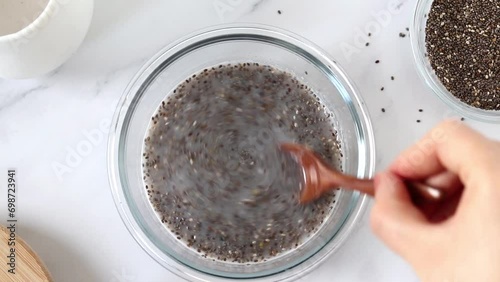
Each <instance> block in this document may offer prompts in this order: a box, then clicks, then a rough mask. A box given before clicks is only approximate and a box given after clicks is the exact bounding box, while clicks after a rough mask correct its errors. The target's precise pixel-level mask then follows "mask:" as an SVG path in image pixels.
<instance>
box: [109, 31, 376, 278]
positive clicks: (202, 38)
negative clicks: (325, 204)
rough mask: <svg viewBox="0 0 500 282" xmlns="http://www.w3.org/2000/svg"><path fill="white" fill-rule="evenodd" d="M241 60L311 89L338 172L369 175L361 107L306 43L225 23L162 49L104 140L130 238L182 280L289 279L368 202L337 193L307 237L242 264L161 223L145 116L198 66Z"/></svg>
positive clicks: (317, 259)
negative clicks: (329, 124) (204, 251)
mask: <svg viewBox="0 0 500 282" xmlns="http://www.w3.org/2000/svg"><path fill="white" fill-rule="evenodd" d="M243 62H252V63H260V64H266V65H271V66H274V67H275V68H278V69H281V70H284V71H287V72H289V73H292V74H294V75H295V76H296V77H297V78H298V79H299V80H301V81H302V82H303V83H305V84H306V85H308V86H309V87H311V88H312V89H314V90H315V92H316V93H317V94H318V95H319V97H320V99H321V100H322V101H323V104H325V106H326V107H327V108H329V110H331V111H332V112H333V114H334V115H335V117H336V118H335V120H336V125H335V127H336V130H337V131H338V133H339V139H340V140H339V141H340V142H341V145H342V148H343V156H344V157H343V159H342V167H343V168H344V170H345V171H346V172H347V173H350V174H352V175H356V176H358V177H362V178H366V177H371V176H372V174H373V171H374V159H375V158H374V154H375V151H374V138H373V132H372V127H371V123H370V120H369V117H368V114H367V110H366V108H365V107H364V106H363V102H362V100H361V98H360V97H359V95H358V93H357V91H356V90H355V88H354V85H353V84H352V83H351V81H350V80H349V79H348V78H347V76H346V75H345V74H344V72H343V71H342V69H341V68H340V67H339V66H338V65H337V64H336V63H335V61H332V60H331V59H329V58H328V56H327V55H326V53H325V52H324V51H322V50H320V49H319V48H318V47H316V46H315V45H313V44H312V43H310V42H308V41H306V40H304V39H302V38H300V37H298V36H296V35H293V34H291V33H289V32H287V31H283V30H279V29H276V28H273V27H266V26H257V25H247V26H245V27H242V26H233V25H229V26H224V27H219V28H216V29H210V30H205V31H202V32H200V33H197V34H195V35H191V36H189V37H186V38H184V39H182V40H180V41H178V42H177V43H175V44H172V45H171V46H169V47H167V48H165V49H164V50H162V51H161V52H159V53H158V54H157V55H156V56H155V57H154V58H153V59H151V60H150V61H149V62H148V63H147V64H146V65H145V66H144V67H143V68H142V69H141V70H140V72H139V73H138V74H137V75H136V77H135V78H134V79H133V80H132V82H131V83H130V84H129V86H128V88H127V89H126V91H125V94H124V96H123V97H122V99H121V101H120V102H119V105H118V109H117V112H116V114H115V117H114V120H113V123H112V130H111V133H110V139H109V148H108V164H109V175H110V184H111V188H112V193H113V197H114V200H115V203H116V206H117V209H118V211H119V213H120V215H121V217H122V219H123V221H124V223H125V225H126V226H127V228H128V230H129V231H130V233H131V234H132V236H133V237H134V238H135V239H136V241H137V242H138V243H139V244H140V245H141V246H142V248H143V249H144V250H145V251H146V252H147V253H148V254H149V255H150V256H151V257H153V258H154V259H155V260H157V261H158V262H159V263H160V264H161V265H163V266H164V267H166V268H167V269H168V270H170V271H171V272H173V273H175V274H177V275H178V276H180V277H182V278H185V279H187V280H190V281H224V280H226V279H255V280H258V281H291V280H295V279H297V278H298V277H301V276H302V275H304V274H306V273H308V272H309V271H311V270H312V269H313V268H314V267H316V266H317V265H318V264H319V263H321V262H322V261H324V260H325V259H326V258H327V257H328V256H329V255H331V254H332V253H333V252H334V251H335V250H336V249H337V248H339V246H340V245H341V244H342V243H343V242H344V240H346V239H347V238H348V236H349V234H350V233H351V232H352V231H353V230H354V228H355V226H356V223H357V222H358V221H359V220H360V218H361V217H362V215H363V212H364V209H365V207H366V205H367V203H368V199H367V197H366V196H364V195H361V194H359V193H357V192H352V191H347V190H340V191H339V193H338V194H337V197H336V198H337V200H336V203H335V204H334V206H333V209H332V212H331V214H330V215H329V216H328V217H327V219H326V220H325V221H324V223H323V225H322V226H321V227H320V228H319V231H318V232H317V233H316V234H315V235H314V236H313V237H311V238H310V239H308V240H307V241H306V242H305V243H304V244H303V245H301V246H299V248H297V249H295V250H294V251H291V252H288V253H285V254H283V255H281V256H278V257H277V258H273V259H269V260H268V261H266V262H261V263H254V264H249V265H247V264H236V263H229V262H227V263H226V262H219V261H213V260H211V259H206V258H203V257H202V256H201V255H200V254H198V253H197V252H195V251H193V250H191V249H190V248H188V247H187V246H186V245H185V244H184V243H182V242H180V241H179V240H177V239H176V238H175V236H174V235H172V234H171V233H170V231H169V230H168V229H167V227H166V226H164V225H163V224H162V223H161V221H160V218H159V217H158V215H157V214H156V213H155V211H154V210H153V207H152V205H151V204H150V201H149V199H148V196H147V193H146V189H145V188H144V183H143V176H142V168H141V165H142V157H141V155H142V150H143V141H144V137H145V135H146V133H147V130H148V126H149V122H150V120H151V116H152V115H153V113H154V112H155V111H156V110H157V108H158V106H159V105H160V103H161V101H162V100H164V99H165V98H166V97H167V96H168V95H170V94H171V93H172V92H173V90H174V89H175V88H176V87H177V86H178V85H179V84H180V83H181V82H183V81H184V80H185V79H186V78H188V77H191V76H192V75H193V74H195V73H198V72H199V71H200V70H203V69H204V68H209V67H212V66H218V65H220V64H226V63H243ZM306 71H307V75H306Z"/></svg>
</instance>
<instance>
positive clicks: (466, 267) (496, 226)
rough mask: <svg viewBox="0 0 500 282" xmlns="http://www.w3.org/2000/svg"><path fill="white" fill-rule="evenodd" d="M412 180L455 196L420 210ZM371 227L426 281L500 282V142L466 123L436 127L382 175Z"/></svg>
mask: <svg viewBox="0 0 500 282" xmlns="http://www.w3.org/2000/svg"><path fill="white" fill-rule="evenodd" d="M404 180H414V181H420V182H425V183H426V184H428V185H429V186H432V187H436V188H438V189H442V191H444V192H445V193H448V200H447V201H446V202H443V203H440V204H438V205H437V206H425V207H422V206H419V207H417V206H415V205H414V204H413V203H412V201H411V199H410V196H409V194H408V190H407V189H406V187H405V186H404V184H403V181H404ZM457 187H460V189H458V188H457ZM371 225H372V228H373V230H374V232H375V233H376V234H377V235H378V236H379V237H380V238H381V239H382V240H383V241H384V242H385V243H386V244H387V245H388V246H389V247H390V248H391V249H392V250H394V251H395V252H396V253H398V254H399V255H401V256H402V257H403V258H404V259H406V260H407V261H408V262H409V263H410V264H411V265H412V266H413V268H414V270H415V271H416V273H417V275H418V276H419V277H420V279H421V280H422V281H430V282H434V281H436V282H462V281H463V282H469V281H481V282H489V281H492V282H493V281H495V282H498V281H500V143H498V142H495V141H492V140H489V139H487V138H485V137H483V136H482V135H480V134H479V133H477V132H475V131H473V130H472V129H470V128H468V127H466V126H465V125H463V123H460V122H458V121H448V122H445V123H443V124H441V125H440V126H438V127H436V128H435V129H433V130H432V131H431V132H430V133H429V134H428V135H427V136H426V137H424V138H423V139H422V140H421V141H420V142H418V143H417V144H416V145H415V146H413V147H412V148H410V149H409V150H408V151H406V152H404V153H403V154H402V155H401V156H400V157H399V158H398V159H397V160H396V161H395V162H394V164H393V165H392V166H391V167H390V168H389V169H388V171H387V172H385V173H382V174H380V175H378V176H377V177H376V179H375V206H374V208H373V211H372V217H371Z"/></svg>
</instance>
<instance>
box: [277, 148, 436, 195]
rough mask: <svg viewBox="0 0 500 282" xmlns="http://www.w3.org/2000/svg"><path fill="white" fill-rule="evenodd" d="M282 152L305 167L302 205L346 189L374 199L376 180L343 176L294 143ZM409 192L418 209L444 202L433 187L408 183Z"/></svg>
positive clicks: (312, 153) (311, 152) (314, 154)
mask: <svg viewBox="0 0 500 282" xmlns="http://www.w3.org/2000/svg"><path fill="white" fill-rule="evenodd" d="M280 147H281V150H282V151H284V152H288V153H291V154H292V155H293V156H294V157H295V158H296V159H297V162H298V163H299V164H300V165H301V166H302V168H303V173H304V187H303V189H302V193H301V197H300V202H301V203H302V204H307V203H309V202H312V201H314V200H317V199H318V198H320V197H321V196H322V195H324V194H325V193H327V192H328V191H331V190H333V189H336V188H339V187H342V188H349V189H353V190H356V191H359V192H361V193H364V194H368V195H370V196H374V194H375V189H374V183H373V180H372V179H359V178H356V177H353V176H349V175H346V174H343V173H341V172H339V171H338V170H336V169H334V168H332V167H330V166H328V165H327V164H325V162H324V161H323V160H321V158H320V157H318V156H317V155H316V153H314V152H313V151H311V150H309V149H308V148H306V147H304V146H301V145H297V144H291V143H283V144H281V146H280ZM405 184H406V185H407V187H408V191H409V192H410V196H411V198H412V200H413V202H414V203H415V204H416V205H423V204H425V203H429V202H431V203H434V202H440V201H442V200H443V199H444V197H445V194H444V192H443V191H442V190H439V189H436V188H432V187H429V186H427V185H425V184H422V183H418V182H406V183H405Z"/></svg>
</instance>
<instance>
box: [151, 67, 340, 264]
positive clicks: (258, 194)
mask: <svg viewBox="0 0 500 282" xmlns="http://www.w3.org/2000/svg"><path fill="white" fill-rule="evenodd" d="M280 142H296V143H300V144H306V145H308V146H309V147H310V148H312V149H313V150H314V151H316V152H318V153H319V154H320V155H321V156H322V157H323V158H324V159H325V160H326V161H327V162H329V163H330V164H331V165H333V166H335V167H337V168H339V169H341V167H340V158H341V150H340V144H339V142H338V140H337V136H336V131H334V129H333V120H332V116H331V113H329V112H328V111H327V110H326V108H325V107H324V106H323V105H322V104H321V103H320V100H319V98H318V97H317V96H316V95H315V94H314V93H313V91H311V90H310V89H308V87H307V86H305V85H303V84H301V83H300V82H298V81H297V80H296V79H295V77H294V76H292V75H291V74H289V73H286V72H283V71H280V70H277V69H275V68H272V67H269V66H261V65H259V64H255V63H252V64H239V65H225V66H222V65H221V66H218V67H216V68H211V69H206V70H204V71H203V72H201V73H199V74H197V75H193V76H192V77H191V78H189V79H187V80H186V81H185V82H184V83H182V84H181V85H180V86H179V87H178V88H177V89H176V90H175V91H174V93H171V95H169V97H168V98H167V99H166V100H165V101H163V102H162V103H161V106H160V108H159V109H158V111H157V112H156V113H155V115H154V116H153V117H152V121H151V125H150V129H149V132H148V136H147V137H146V139H145V147H144V155H143V158H144V165H143V166H144V179H145V185H146V189H147V192H148V194H149V197H150V200H151V203H152V204H153V206H154V208H155V210H156V211H157V213H158V214H159V216H160V218H161V220H162V222H163V223H164V224H166V226H167V227H168V228H169V229H170V230H171V231H172V233H173V234H174V235H175V236H176V237H177V239H179V240H182V241H183V242H185V243H186V244H187V245H188V246H189V247H191V248H192V249H194V250H195V251H197V252H199V253H200V254H201V255H203V256H204V257H207V258H211V259H216V260H221V261H227V262H237V263H248V262H260V261H264V260H267V259H269V258H272V257H275V256H277V255H279V254H282V253H285V252H287V251H290V250H293V249H294V248H296V247H298V246H300V245H301V244H302V243H303V242H304V241H305V240H306V239H307V238H308V237H309V236H311V235H312V234H314V233H315V232H317V231H318V229H319V228H320V226H321V224H322V223H323V222H324V220H325V219H326V217H327V216H328V214H329V213H330V211H331V210H332V209H333V204H334V203H335V193H332V194H330V195H328V196H327V197H324V198H322V199H320V200H318V201H316V202H314V203H312V204H310V205H307V206H303V205H300V204H299V202H298V198H299V194H300V187H301V175H300V170H299V167H298V165H297V164H296V163H295V161H294V160H293V159H292V157H291V156H290V155H288V154H285V153H283V152H281V151H280V150H279V147H278V145H279V143H280Z"/></svg>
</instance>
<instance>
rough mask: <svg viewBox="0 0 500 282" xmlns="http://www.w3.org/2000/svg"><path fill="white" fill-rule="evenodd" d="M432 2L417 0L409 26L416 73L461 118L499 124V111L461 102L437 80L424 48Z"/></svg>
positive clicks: (430, 0) (431, 0) (429, 0)
mask: <svg viewBox="0 0 500 282" xmlns="http://www.w3.org/2000/svg"><path fill="white" fill-rule="evenodd" d="M432 3H433V0H419V1H418V2H417V6H416V8H415V14H414V17H413V22H412V24H411V45H412V49H413V57H414V59H415V64H416V68H417V71H418V73H419V75H420V77H421V78H422V80H423V81H425V83H426V84H427V85H428V86H429V87H430V88H431V89H432V90H433V91H434V93H436V95H437V96H438V97H439V98H440V99H441V100H443V101H444V102H445V103H446V104H447V105H448V106H449V107H450V108H451V109H452V110H454V111H456V112H457V113H458V114H460V115H462V116H463V117H466V118H470V119H473V120H478V121H482V122H491V123H498V122H500V111H487V110H482V109H479V108H476V107H473V106H470V105H468V104H467V103H464V102H462V101H461V100H460V99H458V98H457V97H455V96H454V95H453V94H451V93H450V91H448V89H446V87H445V86H444V85H443V83H442V82H441V80H440V79H439V78H438V76H437V75H436V73H435V72H434V69H433V68H432V66H431V63H430V60H429V58H428V57H427V47H426V42H425V39H426V33H425V30H426V26H427V19H428V15H429V12H430V10H431V7H432Z"/></svg>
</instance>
